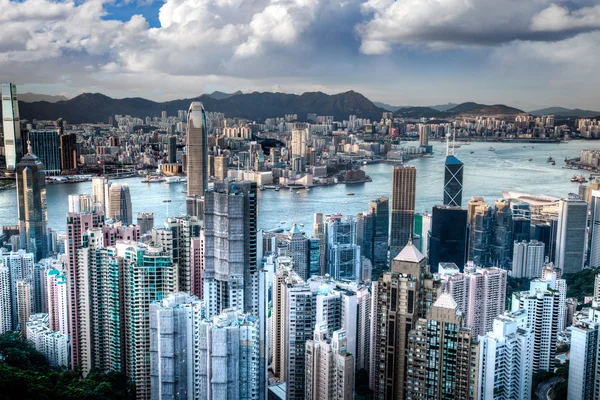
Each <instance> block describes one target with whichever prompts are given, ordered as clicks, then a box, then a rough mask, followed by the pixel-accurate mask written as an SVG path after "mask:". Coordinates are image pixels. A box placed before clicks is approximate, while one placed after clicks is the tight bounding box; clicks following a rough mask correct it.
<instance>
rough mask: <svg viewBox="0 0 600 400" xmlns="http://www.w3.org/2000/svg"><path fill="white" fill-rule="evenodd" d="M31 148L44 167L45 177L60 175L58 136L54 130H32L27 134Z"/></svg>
mask: <svg viewBox="0 0 600 400" xmlns="http://www.w3.org/2000/svg"><path fill="white" fill-rule="evenodd" d="M29 141H30V142H31V148H32V149H33V153H35V154H36V155H37V156H38V157H39V158H40V160H41V161H42V163H44V166H45V167H46V175H60V170H61V169H60V136H59V135H58V130H56V129H33V130H31V131H30V132H29Z"/></svg>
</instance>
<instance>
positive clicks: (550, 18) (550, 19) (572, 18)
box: [531, 4, 600, 32]
mask: <svg viewBox="0 0 600 400" xmlns="http://www.w3.org/2000/svg"><path fill="white" fill-rule="evenodd" d="M598 28H600V5H596V6H595V7H584V8H580V9H577V10H573V11H570V10H569V9H568V8H566V7H561V6H559V5H557V4H552V5H550V6H549V7H548V8H546V9H544V10H542V11H541V12H540V13H539V14H537V15H535V16H534V17H533V18H532V20H531V29H532V30H534V31H545V32H560V31H569V30H578V29H598Z"/></svg>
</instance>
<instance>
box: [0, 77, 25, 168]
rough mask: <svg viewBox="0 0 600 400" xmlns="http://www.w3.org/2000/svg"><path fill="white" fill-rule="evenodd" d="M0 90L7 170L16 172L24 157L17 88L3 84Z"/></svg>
mask: <svg viewBox="0 0 600 400" xmlns="http://www.w3.org/2000/svg"><path fill="white" fill-rule="evenodd" d="M0 89H1V91H2V131H3V133H4V155H5V157H6V169H8V170H9V171H14V170H15V169H16V168H17V164H18V163H19V161H21V157H23V139H22V138H21V122H20V120H19V101H18V99H17V87H16V85H14V84H12V83H1V84H0Z"/></svg>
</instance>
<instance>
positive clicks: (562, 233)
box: [555, 194, 588, 273]
mask: <svg viewBox="0 0 600 400" xmlns="http://www.w3.org/2000/svg"><path fill="white" fill-rule="evenodd" d="M587 217H588V204H587V203H586V202H585V201H584V200H583V199H581V198H580V197H579V196H577V195H575V194H569V197H568V198H565V199H561V200H560V202H559V204H558V229H557V236H556V256H555V264H556V266H557V267H558V268H560V269H562V271H563V273H573V272H579V271H581V270H582V269H583V261H584V259H585V240H586V231H587Z"/></svg>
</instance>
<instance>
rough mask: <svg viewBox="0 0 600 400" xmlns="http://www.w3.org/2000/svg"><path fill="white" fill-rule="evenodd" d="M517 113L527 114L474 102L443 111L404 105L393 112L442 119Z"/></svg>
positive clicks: (408, 116) (398, 115)
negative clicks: (404, 106)
mask: <svg viewBox="0 0 600 400" xmlns="http://www.w3.org/2000/svg"><path fill="white" fill-rule="evenodd" d="M519 114H527V113H526V112H525V111H522V110H519V109H518V108H514V107H509V106H505V105H504V104H495V105H486V104H479V103H474V102H466V103H461V104H457V105H455V106H454V107H452V108H449V109H447V110H444V111H440V110H436V109H434V108H432V107H406V108H401V109H399V110H397V111H396V112H394V116H396V117H401V118H421V117H425V118H436V119H444V118H450V117H456V116H471V117H478V116H491V117H493V116H497V117H514V116H516V115H519Z"/></svg>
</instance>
